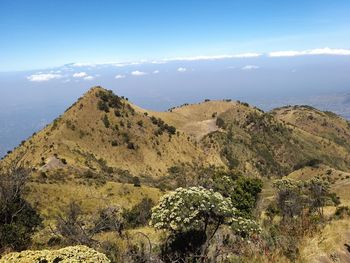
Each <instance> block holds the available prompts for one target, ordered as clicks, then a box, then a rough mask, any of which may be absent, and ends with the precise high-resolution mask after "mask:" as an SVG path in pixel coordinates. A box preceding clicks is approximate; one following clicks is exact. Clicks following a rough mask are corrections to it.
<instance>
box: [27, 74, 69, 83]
mask: <svg viewBox="0 0 350 263" xmlns="http://www.w3.org/2000/svg"><path fill="white" fill-rule="evenodd" d="M60 78H62V75H60V74H53V73H47V74H33V75H30V76H28V77H27V79H28V80H29V81H33V82H43V81H49V80H52V79H60Z"/></svg>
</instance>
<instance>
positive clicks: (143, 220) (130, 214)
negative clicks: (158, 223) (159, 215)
mask: <svg viewBox="0 0 350 263" xmlns="http://www.w3.org/2000/svg"><path fill="white" fill-rule="evenodd" d="M153 206H154V202H153V200H152V199H150V198H143V199H142V200H141V202H140V203H138V204H136V205H135V206H133V207H132V208H131V209H127V210H125V211H124V213H123V217H124V218H125V220H126V222H127V225H128V226H129V227H130V228H136V227H140V226H145V225H147V224H148V221H149V220H150V219H151V213H152V211H151V209H152V207H153Z"/></svg>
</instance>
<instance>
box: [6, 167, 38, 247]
mask: <svg viewBox="0 0 350 263" xmlns="http://www.w3.org/2000/svg"><path fill="white" fill-rule="evenodd" d="M27 176H28V171H26V170H24V169H22V168H17V169H14V170H12V171H9V172H7V173H5V174H0V178H1V180H0V207H1V209H0V250H3V249H5V248H10V249H13V250H23V249H25V248H27V247H28V246H29V245H30V243H31V236H32V234H33V233H34V232H35V230H36V228H37V227H39V226H40V225H41V219H40V217H39V214H38V213H37V211H36V210H34V208H33V207H32V206H31V205H30V204H29V203H28V202H27V201H26V200H24V198H23V192H24V190H25V183H26V178H27Z"/></svg>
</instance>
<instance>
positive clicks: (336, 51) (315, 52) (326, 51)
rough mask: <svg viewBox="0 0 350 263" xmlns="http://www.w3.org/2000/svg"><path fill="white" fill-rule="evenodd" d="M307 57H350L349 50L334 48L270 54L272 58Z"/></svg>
mask: <svg viewBox="0 0 350 263" xmlns="http://www.w3.org/2000/svg"><path fill="white" fill-rule="evenodd" d="M306 55H337V56H348V55H350V50H349V49H332V48H328V47H325V48H316V49H309V50H303V51H295V50H286V51H274V52H270V53H268V56H270V57H295V56H306Z"/></svg>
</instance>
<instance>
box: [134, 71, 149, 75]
mask: <svg viewBox="0 0 350 263" xmlns="http://www.w3.org/2000/svg"><path fill="white" fill-rule="evenodd" d="M131 75H133V76H144V75H147V73H146V72H143V71H138V70H135V71H133V72H131Z"/></svg>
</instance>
